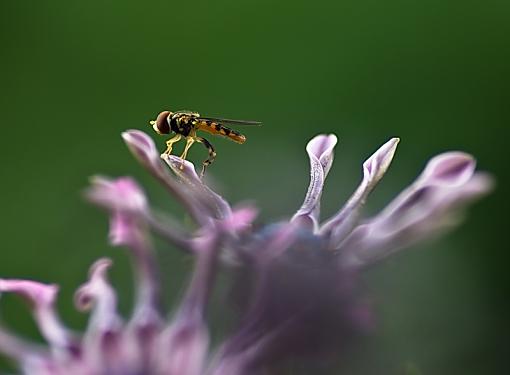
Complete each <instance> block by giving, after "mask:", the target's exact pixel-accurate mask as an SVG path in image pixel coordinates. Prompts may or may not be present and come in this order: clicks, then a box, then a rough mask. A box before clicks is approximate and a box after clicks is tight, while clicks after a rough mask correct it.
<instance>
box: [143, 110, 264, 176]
mask: <svg viewBox="0 0 510 375" xmlns="http://www.w3.org/2000/svg"><path fill="white" fill-rule="evenodd" d="M150 124H151V125H152V128H153V129H154V131H155V132H156V133H158V134H161V135H165V134H173V133H175V135H174V136H173V137H172V138H170V139H169V140H168V141H166V146H167V147H166V150H165V152H164V153H165V154H171V153H172V147H173V145H174V143H176V142H178V141H180V140H181V139H182V138H183V137H184V138H185V139H186V146H185V147H184V152H183V153H182V155H181V159H183V160H185V159H186V156H187V155H188V150H189V148H190V147H191V145H193V143H195V142H199V143H202V144H203V145H204V146H205V147H206V148H207V150H208V152H209V157H208V158H207V159H206V160H204V162H203V163H202V172H201V173H200V177H202V176H203V175H204V172H205V169H206V168H207V166H208V165H210V164H211V163H212V162H213V161H214V159H215V157H216V151H215V150H214V147H213V146H212V145H211V143H209V141H208V140H207V139H205V138H204V137H200V136H198V135H197V131H199V130H200V131H204V132H207V133H211V134H214V135H220V136H223V137H226V138H228V139H230V140H232V141H234V142H236V143H240V144H242V143H244V142H245V141H246V137H245V136H244V135H242V134H241V133H239V132H237V131H235V130H232V129H230V128H228V127H227V126H226V125H261V123H260V122H258V121H244V120H230V119H224V118H214V117H202V116H200V114H199V113H196V112H191V111H177V112H171V111H163V112H161V113H160V114H159V115H158V117H157V118H156V120H154V121H151V122H150Z"/></svg>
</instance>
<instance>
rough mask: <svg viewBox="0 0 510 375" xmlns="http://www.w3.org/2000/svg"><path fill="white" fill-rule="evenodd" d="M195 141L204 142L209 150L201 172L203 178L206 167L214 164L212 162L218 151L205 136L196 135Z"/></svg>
mask: <svg viewBox="0 0 510 375" xmlns="http://www.w3.org/2000/svg"><path fill="white" fill-rule="evenodd" d="M195 141H197V142H200V143H202V144H203V145H204V146H205V148H207V151H209V157H208V158H207V159H206V160H204V162H203V163H202V171H201V172H200V178H202V177H204V173H205V169H206V168H207V166H209V165H210V164H212V162H213V161H214V159H215V158H216V151H214V147H213V146H212V144H211V143H210V142H209V141H208V140H207V139H205V138H203V137H195Z"/></svg>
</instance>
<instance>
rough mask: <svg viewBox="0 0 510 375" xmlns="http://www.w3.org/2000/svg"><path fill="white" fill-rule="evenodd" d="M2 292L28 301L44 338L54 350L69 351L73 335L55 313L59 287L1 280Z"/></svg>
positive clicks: (0, 289)
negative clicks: (19, 296)
mask: <svg viewBox="0 0 510 375" xmlns="http://www.w3.org/2000/svg"><path fill="white" fill-rule="evenodd" d="M0 292H10V293H16V294H19V295H21V296H22V297H24V298H25V299H27V300H28V302H29V303H30V305H31V307H32V312H33V315H34V318H35V320H36V321H37V325H38V327H39V329H40V331H41V333H42V334H43V336H44V338H45V339H46V340H47V341H48V343H50V344H51V345H52V346H53V348H54V349H58V350H64V352H66V351H67V349H68V348H69V347H70V346H71V335H70V334H69V332H68V331H67V330H66V329H65V328H64V326H63V325H62V324H61V322H60V319H59V318H58V315H57V313H56V311H55V301H56V296H57V293H58V286H57V285H54V284H51V285H48V284H42V283H38V282H35V281H29V280H4V279H0Z"/></svg>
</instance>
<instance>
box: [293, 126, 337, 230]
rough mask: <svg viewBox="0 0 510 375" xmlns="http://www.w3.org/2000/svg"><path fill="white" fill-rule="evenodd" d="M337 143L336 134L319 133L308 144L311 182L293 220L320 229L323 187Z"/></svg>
mask: <svg viewBox="0 0 510 375" xmlns="http://www.w3.org/2000/svg"><path fill="white" fill-rule="evenodd" d="M336 143H337V137H336V136H335V135H334V134H330V135H318V136H316V137H314V138H313V139H312V140H311V141H310V142H308V145H307V146H306V152H307V153H308V157H309V159H310V184H309V185H308V191H307V192H306V196H305V199H304V201H303V204H302V205H301V208H300V209H299V210H298V211H297V212H296V213H295V214H294V216H293V217H292V221H296V222H300V223H302V224H303V225H306V226H309V227H311V228H313V229H314V230H316V229H318V220H319V211H320V198H321V195H322V188H323V186H324V181H325V180H326V177H327V175H328V172H329V170H330V168H331V165H332V163H333V150H334V148H335V146H336Z"/></svg>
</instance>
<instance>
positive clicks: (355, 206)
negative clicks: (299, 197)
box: [320, 138, 400, 247]
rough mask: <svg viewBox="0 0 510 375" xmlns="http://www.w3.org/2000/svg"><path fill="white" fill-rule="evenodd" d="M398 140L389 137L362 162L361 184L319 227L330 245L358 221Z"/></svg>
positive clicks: (333, 244) (384, 171)
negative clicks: (336, 211) (335, 212)
mask: <svg viewBox="0 0 510 375" xmlns="http://www.w3.org/2000/svg"><path fill="white" fill-rule="evenodd" d="M399 141H400V139H399V138H392V139H390V140H389V141H388V142H386V143H385V144H384V145H382V146H381V147H380V148H379V149H378V150H377V151H376V152H375V153H374V154H373V155H372V156H371V157H370V158H368V159H367V160H366V161H365V162H364V163H363V180H362V181H361V184H360V185H359V186H358V188H357V189H356V191H355V192H354V194H353V195H352V196H351V198H349V200H348V201H347V203H346V204H345V205H344V206H343V207H342V209H341V210H340V211H339V212H338V213H337V214H336V215H335V216H333V217H332V218H331V219H329V220H328V221H327V222H325V223H324V225H323V226H322V227H321V229H320V233H321V235H323V236H326V237H329V238H330V243H331V246H332V247H335V246H336V245H337V244H338V243H339V242H341V241H342V240H343V239H344V238H345V236H346V235H348V234H349V233H350V232H351V231H352V229H353V228H354V226H355V225H356V223H357V222H358V219H359V214H360V212H361V209H362V208H363V205H364V204H365V201H366V199H367V197H368V195H369V194H370V192H371V191H372V190H373V189H374V187H375V186H376V185H377V183H378V182H379V181H380V180H381V178H382V177H383V176H384V174H385V173H386V170H387V169H388V167H389V166H390V163H391V161H392V159H393V156H394V155H395V151H396V149H397V145H398V143H399Z"/></svg>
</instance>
